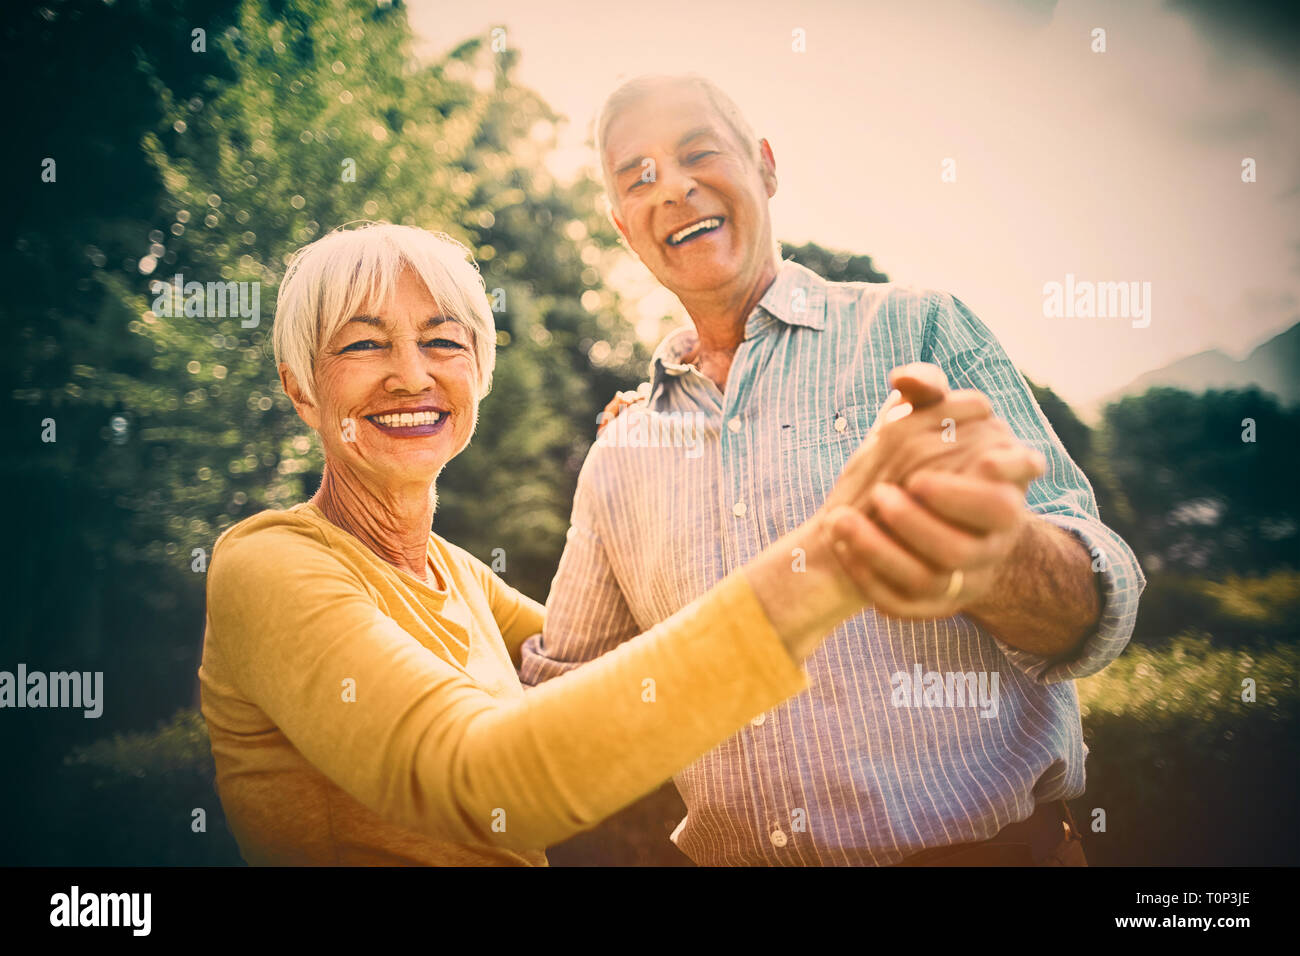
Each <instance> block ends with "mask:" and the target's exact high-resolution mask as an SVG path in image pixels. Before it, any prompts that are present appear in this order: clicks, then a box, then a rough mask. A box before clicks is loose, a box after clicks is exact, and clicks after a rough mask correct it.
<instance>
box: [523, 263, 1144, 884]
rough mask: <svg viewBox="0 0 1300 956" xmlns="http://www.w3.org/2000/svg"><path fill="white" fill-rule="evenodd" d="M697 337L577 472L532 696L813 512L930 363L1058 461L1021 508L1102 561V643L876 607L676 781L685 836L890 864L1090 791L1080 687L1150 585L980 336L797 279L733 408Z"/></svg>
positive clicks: (672, 354)
mask: <svg viewBox="0 0 1300 956" xmlns="http://www.w3.org/2000/svg"><path fill="white" fill-rule="evenodd" d="M694 335H695V331H694V329H693V328H689V327H688V328H682V329H678V330H677V331H676V332H674V333H673V334H671V335H670V336H669V337H668V338H666V339H665V340H664V341H663V342H662V343H661V344H660V346H659V348H658V349H656V351H655V355H654V358H653V361H652V363H651V375H652V381H651V397H650V401H649V402H648V403H646V404H642V405H637V406H633V407H631V408H628V409H626V410H625V411H623V413H622V414H621V415H619V417H618V418H617V419H615V420H614V421H613V422H612V423H611V424H610V425H609V426H607V427H606V429H605V430H604V431H603V432H602V433H601V435H600V436H599V437H598V439H597V442H596V444H595V445H593V446H592V448H591V451H590V452H589V454H588V456H587V459H586V462H585V463H584V465H583V468H582V472H581V475H580V476H579V480H578V488H577V493H576V497H575V499H574V505H573V516H572V520H571V526H570V528H569V532H568V536H567V541H566V545H565V550H564V554H563V556H562V558H561V560H560V564H559V568H558V570H557V572H556V576H555V579H554V581H553V582H552V585H551V591H550V595H549V599H548V602H547V615H546V622H545V629H544V631H543V633H542V634H541V635H535V636H533V637H531V638H529V639H528V641H527V642H525V645H524V647H523V652H522V666H521V669H520V678H521V680H522V682H523V683H524V684H525V685H536V684H538V683H541V682H542V681H546V680H549V679H550V678H552V677H555V676H557V675H559V674H562V673H564V672H566V671H568V670H570V669H572V668H574V667H578V666H580V665H581V664H583V663H584V662H586V661H590V660H592V659H594V658H596V657H599V656H600V655H602V654H604V653H605V652H606V651H608V650H610V649H611V648H613V647H615V646H617V645H618V644H619V643H620V642H622V641H625V640H627V639H628V638H631V637H634V636H635V635H637V634H640V633H641V632H643V631H646V630H648V629H649V628H650V627H651V626H653V625H654V624H655V623H656V622H658V621H662V620H663V619H664V618H666V617H668V616H669V615H670V614H672V613H674V612H675V611H677V610H678V609H679V608H681V607H683V606H685V605H686V604H688V603H690V602H691V601H692V600H694V599H696V598H698V597H699V596H700V595H701V594H703V593H704V592H705V591H707V590H708V589H709V588H711V587H712V586H713V585H714V584H716V583H717V582H718V581H720V580H721V579H722V578H723V577H724V576H725V575H726V574H727V573H728V572H729V571H731V570H733V569H735V568H737V567H738V566H740V565H742V564H744V563H745V562H747V561H749V560H750V559H751V558H753V557H754V556H755V555H757V554H758V553H759V552H760V551H761V550H763V549H764V548H765V547H766V546H767V545H769V544H770V543H771V542H773V541H775V540H776V539H778V538H780V537H781V536H782V535H784V534H786V533H787V532H789V531H791V530H792V529H794V528H795V527H797V526H798V525H799V524H801V523H803V522H804V521H806V520H807V519H808V518H810V517H811V516H812V515H813V513H814V512H815V511H816V510H817V508H818V507H819V506H820V505H821V504H822V502H823V501H824V500H825V498H826V495H827V494H828V493H829V491H830V489H831V487H832V486H833V485H834V483H835V480H836V478H837V476H838V475H839V473H840V471H841V469H842V468H843V467H844V464H845V461H846V460H847V458H848V456H849V454H850V453H851V452H852V451H853V450H854V449H856V448H857V447H858V446H859V445H860V444H861V443H862V441H863V439H864V438H865V436H866V433H867V430H868V428H869V427H870V425H871V423H872V421H873V420H874V418H875V415H876V410H877V409H878V408H879V407H880V405H881V403H882V402H883V401H884V400H885V398H886V397H887V395H888V393H889V384H888V381H887V376H888V374H889V371H890V369H892V368H894V367H895V366H898V365H903V364H906V363H908V362H916V361H922V362H933V363H935V364H937V365H938V366H940V367H941V368H942V369H943V370H944V372H945V373H946V374H947V376H948V381H949V382H950V383H951V385H952V387H953V388H976V389H979V390H980V391H982V392H984V393H985V394H986V395H988V397H989V398H990V400H991V402H992V405H993V409H994V413H995V414H996V415H997V416H998V417H1000V418H1002V419H1004V420H1005V421H1006V422H1007V423H1008V424H1009V425H1010V427H1011V429H1012V430H1013V431H1014V432H1015V433H1016V435H1017V436H1018V437H1019V438H1020V439H1021V440H1022V441H1024V442H1025V443H1026V444H1028V445H1030V446H1032V447H1034V448H1037V449H1038V450H1039V451H1041V452H1042V453H1043V455H1044V456H1045V457H1046V459H1047V467H1046V472H1045V474H1044V476H1043V477H1042V478H1040V479H1039V480H1037V481H1035V482H1034V483H1033V484H1032V485H1031V486H1030V489H1029V493H1028V495H1027V500H1028V504H1029V507H1030V508H1031V509H1032V510H1033V511H1034V512H1036V513H1038V514H1040V515H1042V516H1043V517H1044V518H1045V519H1046V520H1048V521H1051V522H1052V523H1054V524H1056V525H1058V526H1060V527H1061V528H1064V529H1066V530H1067V531H1069V532H1072V533H1073V534H1074V535H1075V536H1077V538H1078V539H1079V540H1080V541H1081V542H1082V544H1083V546H1084V547H1085V548H1086V549H1087V550H1088V552H1089V553H1091V554H1092V556H1093V564H1092V567H1093V569H1094V571H1096V572H1098V574H1099V575H1100V577H1101V581H1102V585H1103V586H1102V595H1103V606H1102V611H1101V616H1100V620H1099V622H1098V626H1097V628H1096V630H1095V631H1093V632H1092V633H1091V634H1090V635H1089V636H1088V637H1087V639H1086V640H1085V642H1084V643H1083V645H1082V647H1081V648H1080V650H1079V651H1078V652H1076V653H1075V654H1073V655H1070V656H1069V657H1068V659H1053V658H1048V657H1044V656H1042V655H1038V654H1033V653H1029V652H1027V651H1023V650H1020V649H1018V648H1014V647H1012V646H1010V645H1008V644H1006V643H1004V642H1003V641H1001V640H999V639H998V638H997V637H996V636H995V635H993V634H992V633H990V632H989V631H987V630H985V629H984V628H982V627H980V626H979V625H978V624H976V623H975V622H974V621H972V620H970V619H969V618H967V617H965V616H963V615H960V614H959V615H956V616H954V617H951V618H948V619H946V620H899V619H891V618H888V617H885V616H881V615H877V614H876V613H874V612H873V611H866V612H863V613H861V614H859V615H857V616H855V617H853V618H851V619H849V620H848V621H846V622H845V623H844V624H842V625H841V626H840V627H839V628H837V629H836V630H835V631H834V632H833V633H832V634H831V636H830V637H828V638H827V640H826V641H825V643H824V644H823V645H822V646H821V648H820V649H819V650H818V651H817V652H816V653H815V654H813V655H812V656H811V657H810V658H808V660H807V661H806V662H805V666H806V668H807V671H808V674H809V677H810V681H811V686H810V687H809V689H808V690H806V691H804V692H802V693H800V694H799V695H797V696H795V697H793V698H791V699H790V700H788V701H786V702H785V703H783V704H781V705H780V706H778V707H776V708H775V709H773V710H771V711H768V712H767V713H763V714H756V715H755V716H754V718H753V720H751V721H750V725H749V726H747V727H745V728H744V729H743V730H742V731H741V732H739V733H737V734H736V735H735V736H733V737H732V738H731V739H729V740H727V741H726V742H725V743H723V744H722V745H721V746H719V747H717V748H716V749H714V750H712V751H710V752H709V753H708V754H706V755H705V756H704V757H702V758H701V759H699V760H698V761H696V762H695V763H693V764H691V765H690V766H688V767H686V768H685V769H684V770H682V771H681V772H680V773H678V774H677V775H676V776H675V777H674V781H675V782H676V784H677V787H678V789H679V790H680V791H681V794H682V798H683V800H684V801H685V803H686V808H687V815H686V817H685V819H684V820H682V822H681V824H680V825H679V826H678V827H677V830H676V831H675V832H674V833H673V836H672V839H673V841H674V842H675V843H676V844H677V846H678V847H679V848H680V849H681V850H682V851H683V852H684V853H686V854H687V856H689V857H690V858H691V859H692V860H694V861H695V862H696V863H699V864H702V865H745V864H758V865H851V864H865V865H884V864H891V863H896V862H898V861H899V860H902V859H903V858H904V857H906V856H909V855H911V854H913V853H916V852H919V851H920V850H922V849H927V848H931V847H940V846H947V845H951V844H956V843H965V842H970V841H976V840H984V839H987V838H989V837H992V836H993V835H994V834H996V833H997V832H998V830H1000V829H1001V828H1002V827H1004V826H1006V825H1007V824H1009V823H1012V822H1015V821H1019V820H1023V819H1025V818H1026V817H1028V816H1029V815H1030V814H1031V813H1032V812H1033V810H1034V807H1035V804H1036V803H1042V802H1047V801H1053V800H1059V799H1063V798H1064V799H1068V798H1073V797H1077V796H1079V795H1081V794H1082V793H1083V791H1084V760H1085V757H1086V756H1087V752H1088V750H1087V747H1086V746H1085V745H1084V743H1083V736H1082V728H1081V725H1080V717H1079V702H1078V697H1077V695H1076V693H1075V687H1074V681H1073V679H1074V678H1078V677H1084V676H1086V675H1088V674H1092V673H1095V672H1097V671H1099V670H1100V669H1101V668H1103V667H1104V666H1105V665H1106V664H1107V663H1108V662H1110V661H1111V660H1112V659H1114V657H1115V656H1116V655H1117V654H1119V652H1120V651H1121V650H1122V649H1123V647H1124V645H1125V644H1126V643H1127V642H1128V639H1129V636H1130V634H1131V632H1132V628H1133V622H1134V618H1135V616H1136V613H1137V602H1138V595H1139V594H1140V592H1141V590H1142V588H1143V586H1144V585H1145V579H1144V578H1143V575H1142V571H1141V569H1140V568H1139V566H1138V563H1137V560H1136V558H1135V557H1134V555H1133V552H1132V551H1131V550H1130V549H1129V547H1128V546H1127V545H1126V544H1125V543H1124V541H1123V540H1122V539H1120V537H1119V536H1118V535H1116V534H1115V533H1114V532H1113V531H1111V530H1110V529H1109V528H1107V527H1106V526H1105V525H1103V524H1102V523H1101V521H1100V520H1099V517H1098V514H1097V506H1096V502H1095V500H1094V498H1093V493H1092V487H1091V486H1090V485H1089V483H1088V480H1087V478H1086V477H1085V476H1084V474H1083V472H1082V471H1080V469H1079V468H1078V466H1077V465H1075V463H1074V462H1073V461H1072V460H1071V459H1070V457H1069V456H1068V455H1067V454H1066V452H1065V449H1064V448H1063V447H1062V445H1061V443H1060V440H1059V439H1058V438H1057V436H1056V434H1055V432H1053V430H1052V428H1051V426H1050V425H1049V424H1048V422H1047V420H1046V418H1045V417H1044V416H1043V414H1042V411H1041V410H1040V409H1039V407H1038V405H1037V403H1036V402H1035V401H1034V399H1033V396H1032V394H1031V393H1030V391H1029V388H1028V386H1027V385H1026V383H1025V380H1024V378H1023V377H1022V376H1021V375H1020V373H1019V372H1018V371H1017V370H1016V368H1015V366H1014V365H1013V364H1012V363H1011V361H1010V360H1009V359H1008V358H1007V356H1006V354H1005V353H1004V352H1003V350H1002V348H1001V346H1000V345H999V344H998V342H997V340H996V339H995V338H994V337H993V335H992V334H991V333H990V332H989V330H988V329H987V328H986V327H985V326H984V324H983V323H982V322H981V321H980V320H979V319H978V318H977V317H976V316H975V315H974V314H973V313H972V312H971V311H970V310H969V309H968V308H967V307H966V306H965V305H964V304H963V303H962V302H961V301H959V300H958V299H956V298H954V297H952V296H951V295H948V294H946V293H941V292H936V291H931V290H926V289H916V288H909V287H903V286H900V285H897V284H893V283H883V284H875V283H837V282H827V281H826V280H824V279H822V278H820V277H819V276H817V275H815V274H814V273H812V272H810V271H809V270H807V269H805V268H803V267H802V266H800V265H798V264H796V263H794V262H784V263H782V265H781V268H780V270H779V272H778V275H777V277H776V279H775V281H774V282H773V284H772V285H771V286H770V287H769V289H768V290H767V292H766V293H765V294H764V296H763V298H762V300H761V301H760V302H759V304H758V306H757V307H756V308H755V309H754V311H753V313H752V314H751V315H750V316H749V317H748V319H747V321H746V323H745V332H744V341H743V342H742V343H741V344H740V346H739V348H738V349H737V350H736V354H735V357H734V359H733V361H732V365H731V370H730V372H729V374H728V377H727V382H726V391H725V392H722V391H719V390H718V388H717V386H716V385H715V384H714V383H713V382H712V381H711V380H710V379H708V378H706V377H705V376H704V375H702V374H701V373H700V372H699V371H698V370H697V369H696V368H694V367H693V366H687V365H683V364H682V363H681V361H680V359H681V357H682V356H684V355H686V354H688V353H689V350H690V347H691V345H692V344H693V342H694ZM792 560H798V556H797V555H796V556H794V557H793V558H792Z"/></svg>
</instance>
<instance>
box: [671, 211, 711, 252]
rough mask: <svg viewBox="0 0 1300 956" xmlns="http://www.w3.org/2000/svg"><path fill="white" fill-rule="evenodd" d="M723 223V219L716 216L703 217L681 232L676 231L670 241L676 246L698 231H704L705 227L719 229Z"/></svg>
mask: <svg viewBox="0 0 1300 956" xmlns="http://www.w3.org/2000/svg"><path fill="white" fill-rule="evenodd" d="M721 225H722V220H721V219H716V218H715V219H701V220H700V221H699V222H697V223H694V224H692V225H689V226H687V227H686V228H685V229H683V230H681V231H680V232H674V233H673V234H672V235H671V236H669V237H668V241H669V242H670V243H671V244H672V245H674V246H675V245H678V244H679V243H682V242H684V241H686V240H687V239H689V238H690V237H691V236H693V235H695V234H696V233H697V232H702V231H704V230H705V229H717V228H718V227H719V226H721Z"/></svg>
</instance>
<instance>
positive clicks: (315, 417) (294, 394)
mask: <svg viewBox="0 0 1300 956" xmlns="http://www.w3.org/2000/svg"><path fill="white" fill-rule="evenodd" d="M280 385H281V387H282V388H283V389H284V393H285V394H286V395H288V396H289V401H291V402H293V408H294V411H296V412H297V413H298V417H299V418H301V419H302V420H303V421H304V422H305V423H306V424H307V425H308V426H309V427H310V428H312V429H314V430H315V431H320V413H319V412H318V411H317V409H316V406H315V405H314V404H312V402H311V401H310V400H309V399H308V398H307V396H306V394H305V393H304V392H303V390H302V386H301V385H299V384H298V379H297V377H296V376H295V375H294V374H293V372H291V371H290V370H289V363H288V362H281V363H280Z"/></svg>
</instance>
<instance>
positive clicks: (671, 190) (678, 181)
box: [659, 163, 695, 204]
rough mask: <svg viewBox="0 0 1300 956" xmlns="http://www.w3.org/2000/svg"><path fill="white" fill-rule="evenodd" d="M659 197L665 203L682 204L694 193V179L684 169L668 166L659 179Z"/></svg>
mask: <svg viewBox="0 0 1300 956" xmlns="http://www.w3.org/2000/svg"><path fill="white" fill-rule="evenodd" d="M659 189H660V196H661V197H662V199H663V201H664V202H666V203H677V204H680V203H683V202H685V201H686V200H687V199H689V198H690V196H691V193H693V192H695V179H694V178H693V177H692V176H691V174H690V173H688V172H687V171H686V170H684V169H680V168H678V166H677V165H676V164H675V163H674V164H668V165H667V166H666V168H665V169H664V170H663V171H662V175H661V176H660V178H659Z"/></svg>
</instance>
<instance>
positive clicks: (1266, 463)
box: [1103, 388, 1300, 576]
mask: <svg viewBox="0 0 1300 956" xmlns="http://www.w3.org/2000/svg"><path fill="white" fill-rule="evenodd" d="M1103 437H1104V439H1105V446H1104V448H1105V453H1106V454H1107V456H1108V457H1109V458H1110V460H1111V463H1112V467H1113V469H1114V473H1115V476H1116V478H1117V479H1118V481H1119V483H1120V485H1121V487H1122V488H1123V490H1124V494H1125V496H1126V497H1127V498H1128V500H1129V502H1130V503H1131V504H1132V508H1133V513H1134V514H1135V515H1137V516H1138V538H1139V541H1140V545H1141V548H1142V551H1140V552H1139V553H1143V552H1145V553H1146V554H1148V555H1150V556H1153V557H1154V558H1155V559H1156V560H1157V561H1158V562H1159V564H1161V565H1163V566H1165V567H1168V568H1170V569H1177V570H1184V571H1193V572H1196V573H1201V574H1206V573H1208V574H1211V575H1213V576H1218V575H1221V574H1223V573H1225V572H1227V571H1238V572H1250V571H1256V570H1266V569H1270V568H1274V567H1281V566H1289V567H1292V568H1294V567H1296V562H1297V558H1298V557H1300V534H1298V532H1300V526H1298V525H1297V520H1296V508H1295V473H1296V468H1297V465H1300V409H1294V408H1292V409H1283V408H1281V407H1280V406H1279V405H1278V402H1277V400H1276V399H1275V398H1273V397H1272V396H1271V395H1268V394H1266V393H1264V392H1261V391H1259V390H1258V389H1250V390H1246V391H1223V392H1221V391H1208V392H1204V393H1202V394H1200V395H1194V394H1192V393H1189V392H1184V391H1181V390H1179V389H1173V388H1153V389H1151V390H1150V391H1148V392H1146V394H1144V395H1141V396H1137V397H1129V398H1125V399H1123V400H1122V401H1119V402H1116V403H1114V404H1112V405H1109V406H1107V408H1106V410H1105V424H1104V431H1103Z"/></svg>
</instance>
